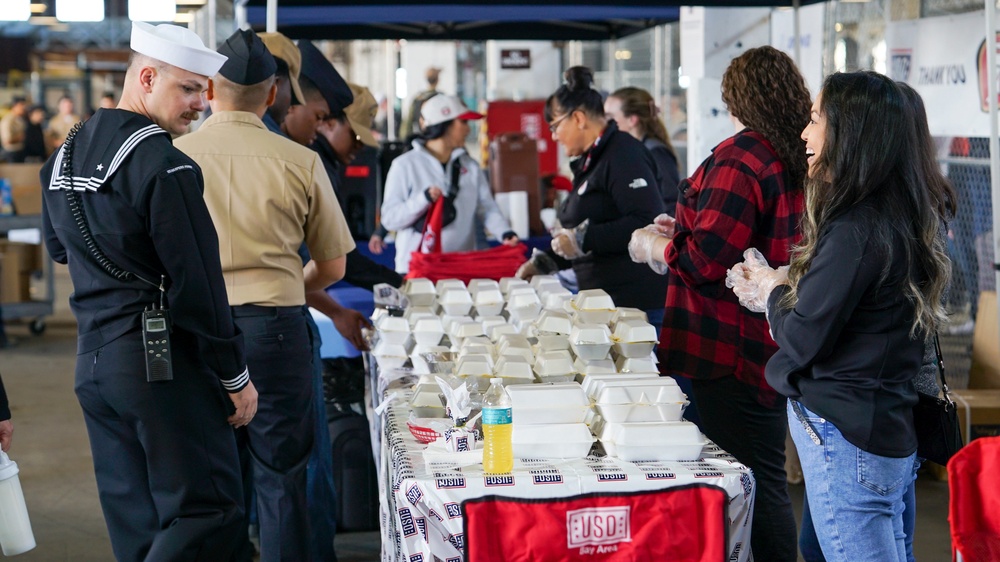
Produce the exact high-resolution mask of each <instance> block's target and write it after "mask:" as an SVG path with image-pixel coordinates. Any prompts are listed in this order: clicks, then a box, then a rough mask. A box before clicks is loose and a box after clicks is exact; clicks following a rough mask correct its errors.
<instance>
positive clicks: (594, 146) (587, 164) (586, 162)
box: [580, 128, 607, 173]
mask: <svg viewBox="0 0 1000 562" xmlns="http://www.w3.org/2000/svg"><path fill="white" fill-rule="evenodd" d="M604 131H607V129H606V128H605V129H604ZM604 131H601V134H599V135H597V139H596V140H594V144H592V145H590V150H588V151H587V159H586V160H584V161H583V167H582V168H581V169H580V173H583V172H586V171H587V168H589V167H590V157H591V156H592V155H593V154H594V150H596V149H597V145H599V144H601V138H602V137H604Z"/></svg>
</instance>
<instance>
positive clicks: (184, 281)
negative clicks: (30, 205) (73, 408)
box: [41, 109, 249, 561]
mask: <svg viewBox="0 0 1000 562" xmlns="http://www.w3.org/2000/svg"><path fill="white" fill-rule="evenodd" d="M67 144H69V143H67ZM66 146H67V145H64V146H63V147H62V149H60V151H59V152H57V153H56V154H55V155H53V157H52V158H50V160H49V161H48V162H47V163H46V164H45V166H44V168H43V169H42V172H41V179H42V186H43V208H42V219H43V228H44V237H45V244H46V247H47V249H48V251H49V254H50V255H51V256H52V258H53V259H54V260H55V261H56V262H59V263H64V264H68V265H69V271H70V276H71V277H72V280H73V286H74V293H73V294H72V295H71V296H70V306H71V308H72V310H73V313H74V315H75V316H76V319H77V322H78V340H77V355H78V357H77V366H76V383H75V388H76V394H77V397H78V399H79V401H80V405H81V407H82V408H83V413H84V419H85V421H86V425H87V432H88V435H89V437H90V443H91V449H92V452H93V457H94V470H95V473H96V476H97V486H98V492H99V495H100V499H101V506H102V508H103V511H104V516H105V519H106V521H107V525H108V530H109V533H110V536H111V543H112V548H113V550H114V553H115V557H116V558H117V559H118V560H206V561H208V560H224V559H226V558H228V557H229V556H230V553H231V550H232V548H233V546H234V544H235V538H236V536H237V535H238V533H239V529H240V527H241V526H242V525H243V524H244V520H243V507H242V506H243V497H242V487H241V481H240V471H239V461H238V456H237V451H236V441H235V438H234V435H233V431H232V428H231V427H230V426H229V424H228V422H227V419H226V418H227V416H228V415H229V414H230V413H232V411H233V408H234V407H233V404H232V401H231V399H230V397H229V396H227V391H228V392H236V391H239V390H241V389H242V388H243V387H245V386H246V385H247V384H248V381H249V376H248V373H247V369H246V360H245V357H244V347H243V336H242V334H241V333H240V331H239V330H238V328H237V327H236V325H235V324H234V322H233V318H232V315H231V312H230V308H229V301H228V299H227V295H226V288H225V284H224V281H223V277H222V269H221V265H220V260H219V243H218V237H217V234H216V231H215V228H214V226H213V223H212V219H211V217H210V216H209V213H208V210H207V208H206V206H205V202H204V200H203V198H202V192H203V188H204V186H203V180H202V174H201V170H200V169H199V168H198V166H197V164H195V162H194V161H193V160H191V159H190V158H188V157H187V156H186V155H184V154H183V153H182V152H180V151H179V150H177V149H175V148H174V147H173V145H172V142H171V139H170V136H169V135H168V134H167V132H166V131H164V130H163V129H161V128H160V127H158V126H157V125H156V124H154V123H153V122H152V121H150V120H149V119H147V118H146V117H144V116H142V115H139V114H137V113H133V112H130V111H125V110H117V109H101V110H98V112H97V113H96V114H95V115H94V116H93V117H92V118H91V119H90V120H89V121H87V122H86V123H85V124H84V125H83V127H82V129H80V131H79V132H78V133H77V134H76V135H75V138H73V139H72V153H73V154H72V159H71V162H72V176H74V177H73V179H72V181H70V178H69V177H67V175H64V174H63V171H62V169H63V160H64V158H66V154H65V152H66ZM70 189H73V190H75V191H76V192H77V193H79V201H80V202H81V204H82V207H83V211H84V214H85V220H86V222H87V223H88V225H89V230H90V232H91V233H92V237H93V240H94V241H95V242H96V245H97V246H98V247H99V248H100V251H102V252H103V253H104V254H105V255H106V256H107V258H108V259H110V260H111V261H112V262H114V263H115V264H117V265H118V266H120V267H121V268H123V269H124V270H127V271H129V272H132V273H134V274H135V275H136V276H137V277H140V278H142V279H144V280H146V281H151V283H147V282H145V281H143V280H140V279H134V280H131V281H123V280H121V279H118V278H115V277H113V276H112V275H111V274H109V273H108V272H107V271H105V269H104V268H103V267H102V266H101V265H100V263H98V260H97V259H95V256H94V252H93V251H92V250H91V249H89V248H88V244H87V242H86V241H85V237H84V235H83V234H82V233H81V228H80V226H78V224H77V223H78V219H79V218H80V217H79V214H78V213H74V212H73V210H72V209H71V208H70V205H69V197H68V195H69V190H70ZM161 275H162V276H164V277H163V279H164V288H165V291H166V292H165V296H166V305H167V307H168V308H169V311H170V312H169V314H170V324H171V326H172V331H171V334H170V337H171V340H172V342H171V343H172V348H171V354H172V362H173V379H172V380H169V381H158V382H147V377H146V367H145V365H146V363H145V358H144V353H145V352H144V347H143V341H142V332H141V328H140V324H141V315H142V312H143V310H144V309H146V308H147V307H149V306H150V305H151V304H153V303H159V300H160V291H159V288H158V287H157V286H156V285H157V284H159V282H160V279H161Z"/></svg>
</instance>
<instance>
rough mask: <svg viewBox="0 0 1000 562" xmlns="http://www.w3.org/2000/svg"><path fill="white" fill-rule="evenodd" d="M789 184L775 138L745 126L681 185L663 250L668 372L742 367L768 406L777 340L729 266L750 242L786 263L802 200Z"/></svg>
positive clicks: (719, 373) (700, 374)
mask: <svg viewBox="0 0 1000 562" xmlns="http://www.w3.org/2000/svg"><path fill="white" fill-rule="evenodd" d="M802 157H803V158H805V153H803V155H802ZM789 184H790V180H789V178H788V174H786V173H785V166H784V164H782V163H781V161H780V160H779V159H778V155H777V153H775V151H774V148H772V147H771V143H769V142H768V141H767V140H766V139H764V137H763V136H762V135H761V134H760V133H757V132H755V131H751V130H749V129H744V130H743V131H741V132H739V133H737V134H736V135H734V136H732V137H730V138H728V139H726V140H725V141H723V142H722V143H720V144H719V145H718V146H716V147H715V148H714V149H713V150H712V155H711V156H709V157H708V159H707V160H705V161H704V162H703V163H702V164H701V166H699V167H698V170H697V171H695V173H694V174H692V176H691V177H690V178H688V179H686V180H684V181H682V182H681V183H680V185H679V186H678V188H679V189H680V192H681V196H680V199H679V200H678V201H677V217H676V219H677V226H676V232H675V235H674V238H673V241H672V242H671V243H670V244H669V245H668V246H667V250H666V252H665V254H664V256H665V258H666V261H667V264H668V265H669V266H670V275H669V277H670V282H669V287H668V289H667V302H666V310H665V313H664V318H663V329H662V330H661V332H660V344H659V348H658V354H659V358H660V370H661V371H662V372H663V373H664V374H680V375H682V376H685V377H689V378H698V379H713V378H719V377H724V376H727V375H732V374H735V375H736V378H737V379H738V380H740V381H741V382H743V383H744V384H747V385H751V386H753V387H754V388H755V389H756V390H757V401H758V402H759V403H760V404H761V405H764V406H769V407H770V406H774V405H775V403H776V402H777V398H778V395H777V393H776V392H775V391H774V389H772V388H771V387H770V386H769V385H768V384H767V382H766V381H765V380H764V365H765V364H766V363H767V360H768V359H770V357H771V355H773V354H774V352H775V350H776V349H777V345H776V344H775V343H774V340H773V339H771V336H770V334H769V333H768V326H767V320H766V319H765V318H764V315H763V314H761V313H754V312H750V311H749V310H747V309H746V308H744V307H742V306H740V303H739V300H738V299H737V298H736V295H735V294H733V291H732V289H728V288H726V270H727V269H729V268H731V267H732V266H733V265H735V264H736V263H738V262H741V261H743V252H744V250H746V249H747V248H757V249H758V250H760V251H761V253H762V254H764V257H765V258H767V261H768V263H769V264H770V265H771V267H778V266H781V265H787V264H788V259H789V250H790V249H791V247H792V245H793V244H795V243H797V242H798V240H799V230H798V226H799V217H800V215H801V213H802V207H803V192H802V189H801V186H797V185H796V186H793V185H789Z"/></svg>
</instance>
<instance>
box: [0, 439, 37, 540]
mask: <svg viewBox="0 0 1000 562" xmlns="http://www.w3.org/2000/svg"><path fill="white" fill-rule="evenodd" d="M0 547H2V550H3V554H4V556H14V555H15V554H21V553H24V552H28V551H29V550H31V549H33V548H35V535H34V534H33V533H32V532H31V521H29V520H28V508H27V507H26V506H25V504H24V493H22V492H21V481H20V479H18V477H17V463H16V462H14V461H12V460H10V459H9V458H7V454H6V453H4V452H2V451H0Z"/></svg>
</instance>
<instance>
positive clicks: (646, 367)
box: [615, 355, 660, 373]
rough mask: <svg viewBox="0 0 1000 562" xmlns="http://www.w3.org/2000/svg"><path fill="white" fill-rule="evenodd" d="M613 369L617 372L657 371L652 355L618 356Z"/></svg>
mask: <svg viewBox="0 0 1000 562" xmlns="http://www.w3.org/2000/svg"><path fill="white" fill-rule="evenodd" d="M615 369H616V370H617V371H618V372H619V373H659V372H660V370H659V369H657V368H656V361H655V360H654V359H653V357H652V355H647V356H645V357H618V359H615Z"/></svg>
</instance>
